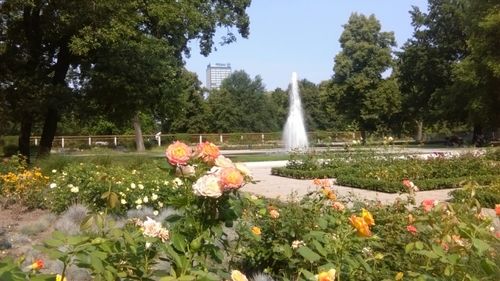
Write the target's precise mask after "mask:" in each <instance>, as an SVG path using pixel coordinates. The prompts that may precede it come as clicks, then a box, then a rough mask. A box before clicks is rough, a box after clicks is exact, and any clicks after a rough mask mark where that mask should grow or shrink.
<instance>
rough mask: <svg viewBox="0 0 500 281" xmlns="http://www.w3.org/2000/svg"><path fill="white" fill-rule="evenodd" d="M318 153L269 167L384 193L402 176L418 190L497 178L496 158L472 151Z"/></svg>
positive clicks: (394, 189) (295, 175)
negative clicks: (425, 155) (407, 154)
mask: <svg viewBox="0 0 500 281" xmlns="http://www.w3.org/2000/svg"><path fill="white" fill-rule="evenodd" d="M294 157H296V156H294ZM318 157H319V156H314V155H313V156H311V155H305V156H303V158H299V159H297V158H294V159H292V160H291V161H289V163H288V165H287V166H286V167H280V168H273V169H272V174H274V175H279V176H286V177H293V178H299V179H314V178H336V179H337V182H338V183H339V184H341V185H346V186H351V187H357V188H363V189H370V190H377V191H383V192H388V193H396V192H404V191H405V187H404V186H403V185H402V184H401V181H402V180H403V179H410V180H412V181H413V182H414V183H415V184H416V185H417V186H418V188H419V189H420V190H433V189H443V188H454V187H458V186H459V185H460V183H461V182H463V181H465V180H471V181H476V182H478V183H479V184H481V185H489V184H491V183H494V182H497V181H500V175H499V174H498V169H499V168H500V162H498V161H496V160H489V159H488V158H486V157H481V156H474V155H463V156H459V157H450V158H448V157H446V156H444V155H439V154H438V155H435V157H430V158H429V159H426V160H425V159H420V158H417V157H398V156H388V155H385V156H377V155H370V156H366V154H364V155H351V156H344V157H342V156H338V155H336V156H335V157H334V158H330V159H327V160H325V159H321V161H318ZM402 158H403V159H402Z"/></svg>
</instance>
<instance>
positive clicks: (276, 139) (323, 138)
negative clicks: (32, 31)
mask: <svg viewBox="0 0 500 281" xmlns="http://www.w3.org/2000/svg"><path fill="white" fill-rule="evenodd" d="M281 136H282V134H281V132H275V133H226V134H155V135H151V134H146V135H143V139H144V141H145V143H148V144H149V145H157V146H162V145H167V144H169V143H171V142H173V141H175V140H180V141H183V142H186V143H188V144H191V145H195V144H197V143H200V142H204V141H209V142H213V143H215V144H217V145H222V146H248V145H256V146H258V145H262V146H272V147H279V146H282V140H281ZM308 137H309V141H310V143H311V144H330V143H334V142H345V141H351V140H353V139H359V138H360V133H359V132H323V131H321V132H320V131H318V132H309V133H308ZM39 143H40V137H39V136H33V137H31V144H32V145H35V146H38V145H39ZM134 144H135V136H134V135H93V136H56V137H55V138H54V141H53V143H52V147H53V148H89V147H96V146H106V147H120V146H124V147H127V146H133V145H134Z"/></svg>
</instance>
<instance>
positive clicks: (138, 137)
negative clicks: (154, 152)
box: [132, 113, 146, 152]
mask: <svg viewBox="0 0 500 281" xmlns="http://www.w3.org/2000/svg"><path fill="white" fill-rule="evenodd" d="M132 124H133V125H134V131H135V147H136V149H137V151H138V152H143V151H144V150H146V149H145V148H144V140H143V139H142V130H141V121H140V120H139V113H137V114H136V115H135V116H134V118H133V119H132Z"/></svg>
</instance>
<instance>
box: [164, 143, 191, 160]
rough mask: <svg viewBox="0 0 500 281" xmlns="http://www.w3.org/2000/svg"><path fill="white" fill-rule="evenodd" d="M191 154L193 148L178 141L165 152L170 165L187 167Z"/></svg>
mask: <svg viewBox="0 0 500 281" xmlns="http://www.w3.org/2000/svg"><path fill="white" fill-rule="evenodd" d="M191 154H192V151H191V148H190V147H189V146H187V145H186V144H185V143H182V142H180V141H176V142H174V143H172V144H171V145H169V146H168V147H167V151H166V152H165V155H166V156H167V160H168V163H170V164H172V165H186V164H187V162H188V161H189V158H190V157H191Z"/></svg>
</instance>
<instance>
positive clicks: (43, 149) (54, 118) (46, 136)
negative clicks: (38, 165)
mask: <svg viewBox="0 0 500 281" xmlns="http://www.w3.org/2000/svg"><path fill="white" fill-rule="evenodd" d="M68 43H69V38H66V39H62V40H61V45H60V48H59V54H58V56H57V63H56V65H55V66H54V78H53V79H52V84H53V85H54V88H53V89H52V91H54V92H53V93H52V97H50V98H49V104H48V108H47V113H46V115H45V123H44V124H43V131H42V137H41V139H40V148H39V149H38V155H39V156H42V157H43V156H45V155H47V154H49V153H50V151H51V150H52V142H53V141H54V137H55V135H56V131H57V122H59V109H58V108H59V107H60V105H61V104H62V102H61V100H62V99H63V98H64V97H63V96H62V95H63V94H64V91H63V90H64V88H66V87H67V85H66V74H67V73H68V69H69V65H70V59H71V58H70V53H69V48H68Z"/></svg>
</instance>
